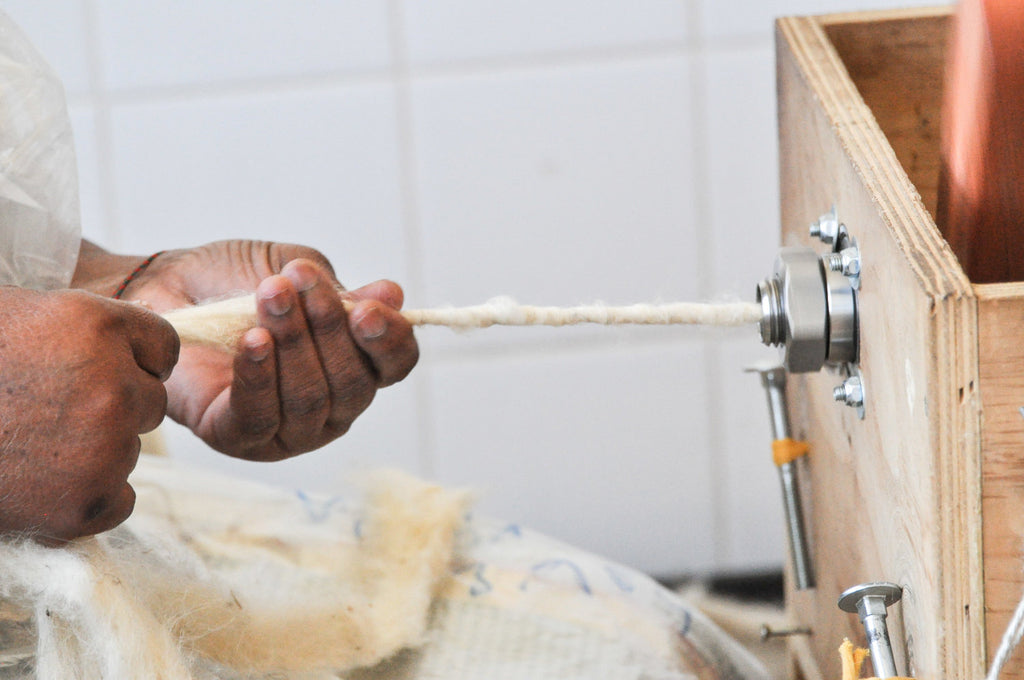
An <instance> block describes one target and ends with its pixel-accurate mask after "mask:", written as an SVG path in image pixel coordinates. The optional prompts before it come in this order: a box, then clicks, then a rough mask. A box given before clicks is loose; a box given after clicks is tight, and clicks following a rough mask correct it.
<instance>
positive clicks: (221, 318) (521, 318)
mask: <svg viewBox="0 0 1024 680" xmlns="http://www.w3.org/2000/svg"><path fill="white" fill-rule="evenodd" d="M346 306H350V303H347V302H346ZM402 315H403V316H404V317H405V318H406V319H407V320H408V321H409V323H411V324H412V325H414V326H448V327H450V328H456V329H462V330H465V329H470V328H487V327H488V326H495V325H501V326H572V325H577V324H584V323H593V324H604V325H621V324H644V325H669V324H701V325H714V326H742V325H747V324H754V323H757V322H758V321H759V320H760V318H761V308H760V307H759V306H758V305H756V304H754V303H747V302H724V303H697V302H674V303H664V304H636V305H628V306H625V307H613V306H608V305H603V304H592V305H582V306H579V307H537V306H533V305H521V304H518V303H517V302H516V301H515V300H513V299H512V298H508V297H501V298H494V299H493V300H490V301H489V302H487V303H485V304H482V305H474V306H471V307H441V308H437V309H418V310H406V311H404V312H402ZM165 318H166V319H167V320H168V321H169V322H170V323H171V325H172V326H174V328H175V330H176V331H177V332H178V335H179V336H180V337H181V341H182V342H183V343H193V344H207V345H213V346H216V347H220V348H222V349H226V350H228V351H232V352H233V351H234V350H235V348H236V347H237V346H238V340H239V339H240V338H241V337H242V335H243V334H244V333H245V331H246V330H248V329H250V328H252V327H253V326H255V325H256V298H255V297H254V296H252V295H243V296H240V297H234V298H228V299H226V300H220V301H217V302H210V303H208V304H203V305H198V306H195V307H184V308H182V309H176V310H173V311H171V312H168V313H167V314H166V315H165Z"/></svg>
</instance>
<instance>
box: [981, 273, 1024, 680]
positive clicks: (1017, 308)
mask: <svg viewBox="0 0 1024 680" xmlns="http://www.w3.org/2000/svg"><path fill="white" fill-rule="evenodd" d="M976 290H977V292H978V299H979V303H978V336H979V337H978V341H979V355H980V365H979V377H980V380H981V389H980V394H981V402H982V413H983V414H984V423H985V428H984V432H983V435H982V451H983V459H982V460H983V470H984V474H983V477H982V517H984V520H985V522H984V542H985V603H986V611H987V622H988V649H989V653H992V652H993V651H994V650H995V648H996V647H997V646H998V645H999V638H1000V636H1001V635H1002V633H1003V631H1004V630H1006V626H1007V624H1008V623H1009V622H1010V617H1011V616H1012V614H1013V609H1014V607H1015V606H1016V605H1017V602H1018V601H1019V600H1020V598H1021V595H1022V594H1024V570H1022V568H1021V564H1022V559H1024V413H1022V412H1021V408H1022V407H1024V342H1021V334H1022V332H1024V285H1021V284H1007V285H989V286H977V288H976ZM1022 673H1024V653H1022V652H1021V651H1020V650H1018V651H1017V653H1016V654H1015V655H1014V656H1013V657H1012V659H1011V661H1010V663H1009V664H1008V665H1007V667H1006V669H1005V670H1004V671H1003V674H1002V675H1001V676H1000V677H1002V678H1007V679H1009V678H1019V677H1021V674H1022Z"/></svg>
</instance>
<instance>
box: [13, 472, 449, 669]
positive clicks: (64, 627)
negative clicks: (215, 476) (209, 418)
mask: <svg viewBox="0 0 1024 680" xmlns="http://www.w3.org/2000/svg"><path fill="white" fill-rule="evenodd" d="M144 458H146V457H145V456H144ZM161 464H162V463H161V462H160V461H149V462H148V463H147V465H146V466H143V465H140V468H144V467H149V468H150V473H152V472H153V470H152V468H153V466H157V467H159V466H160V465H161ZM156 473H157V474H155V475H154V476H153V477H152V478H151V479H153V480H157V479H158V480H159V482H158V483H157V482H153V483H152V484H150V483H148V481H149V480H147V478H146V474H147V473H146V471H145V470H142V471H137V474H136V476H135V477H133V483H134V485H135V487H136V489H137V491H138V494H139V501H138V503H137V507H136V513H135V514H134V515H133V517H132V518H131V519H130V520H129V521H128V522H127V523H126V524H125V525H122V526H121V527H119V528H117V529H115V530H113V531H111V532H107V533H106V534H103V535H100V536H96V537H91V538H87V539H82V540H78V541H75V542H72V543H71V544H69V545H67V546H66V547H62V548H58V549H54V548H45V547H41V546H39V545H36V544H35V543H33V542H32V541H29V540H7V541H4V542H3V543H0V625H3V624H4V622H6V623H7V624H8V629H9V630H12V626H14V625H15V624H16V623H18V619H19V616H18V614H19V612H20V613H21V618H22V621H21V622H20V625H21V629H22V630H25V631H30V632H31V636H32V640H31V642H32V643H33V647H34V649H33V650H31V651H32V652H33V656H34V660H31V656H30V657H29V659H30V660H29V661H27V662H26V663H24V664H23V669H24V672H25V674H26V677H37V678H39V679H40V680H49V679H54V680H57V679H60V680H69V679H75V678H82V679H83V680H84V679H86V678H88V679H90V680H93V679H97V678H102V679H108V680H119V679H121V678H125V679H128V678H161V679H163V680H177V679H179V678H180V679H189V680H197V679H206V678H220V679H224V678H243V677H244V678H282V677H286V678H336V677H337V674H338V673H340V672H344V671H346V670H349V669H353V668H358V667H366V666H371V665H374V664H376V663H378V662H380V661H381V660H383V659H385V658H388V657H389V656H391V655H392V654H394V653H395V652H397V651H399V650H401V649H403V648H406V647H410V646H415V645H418V644H420V643H421V642H422V641H423V640H424V635H425V632H426V626H427V621H428V616H429V614H430V609H431V602H432V600H433V598H434V596H435V595H436V593H437V592H438V591H439V590H440V589H441V588H442V587H443V586H444V585H445V583H446V582H447V579H448V577H449V573H450V565H451V561H452V558H453V551H454V544H455V540H456V534H457V531H458V528H459V526H460V524H461V522H462V520H463V517H464V514H465V509H466V504H467V496H466V494H464V493H460V492H452V491H447V490H444V489H442V488H440V487H438V486H434V485H431V484H427V483H424V482H421V481H419V480H416V479H414V478H411V477H409V476H407V475H403V474H401V473H393V472H390V473H374V474H372V475H369V476H367V478H366V480H365V484H364V485H362V486H363V488H364V489H365V493H364V497H363V498H364V500H363V501H362V503H361V504H359V505H358V507H355V508H352V507H349V506H346V510H345V512H334V510H336V509H338V508H339V507H340V506H341V505H342V504H343V501H342V499H339V498H335V499H311V498H308V497H305V496H304V495H301V494H300V495H299V498H298V499H296V497H295V496H294V495H285V494H282V495H281V497H272V496H269V495H268V496H266V497H260V496H261V494H264V493H266V492H264V491H262V487H259V486H258V485H250V486H249V487H247V486H246V483H245V482H233V484H236V485H237V486H238V487H239V488H240V490H239V493H240V495H241V497H243V498H244V497H245V496H246V493H249V492H251V493H250V497H249V500H250V502H249V503H239V502H238V495H236V496H234V497H233V498H231V499H226V498H225V496H224V493H223V492H224V489H223V488H222V487H219V483H215V482H209V481H206V482H204V483H211V484H215V485H217V486H218V487H219V488H216V489H215V488H212V487H211V488H210V489H209V491H211V492H213V493H211V494H209V495H206V494H204V490H203V489H202V488H201V484H200V486H196V485H194V484H192V483H191V482H190V481H189V480H188V479H187V478H185V477H180V478H179V480H178V481H180V482H181V483H180V484H177V485H176V483H175V478H174V474H175V473H174V471H173V470H171V469H170V468H168V469H167V470H163V471H160V470H157V471H156ZM204 479H206V480H209V478H204ZM176 486H177V487H178V488H176ZM247 489H248V491H247ZM293 520H294V521H293ZM0 637H2V636H0ZM5 677H11V676H10V675H5Z"/></svg>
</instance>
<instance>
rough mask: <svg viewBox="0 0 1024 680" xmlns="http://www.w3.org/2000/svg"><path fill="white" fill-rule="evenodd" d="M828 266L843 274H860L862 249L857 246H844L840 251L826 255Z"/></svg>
mask: <svg viewBox="0 0 1024 680" xmlns="http://www.w3.org/2000/svg"><path fill="white" fill-rule="evenodd" d="M825 262H826V263H827V264H828V268H829V269H831V270H832V271H834V272H840V273H841V274H842V275H843V276H851V277H853V276H860V249H859V248H857V246H850V247H849V248H843V249H842V250H840V251H839V252H838V253H829V254H828V255H826V256H825Z"/></svg>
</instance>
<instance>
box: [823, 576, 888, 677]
mask: <svg viewBox="0 0 1024 680" xmlns="http://www.w3.org/2000/svg"><path fill="white" fill-rule="evenodd" d="M901 597H903V589H902V588H901V587H899V586H898V585H896V584H895V583H886V582H878V583H863V584H861V585H859V586H854V587H853V588H850V589H849V590H847V591H845V592H844V593H843V594H842V595H841V596H840V597H839V608H840V609H842V610H843V611H844V612H850V613H851V614H852V613H856V614H857V615H858V616H860V622H861V623H862V624H864V633H865V634H866V635H867V639H868V649H870V650H871V666H872V667H873V668H874V669H875V676H876V677H878V678H894V677H897V676H898V675H899V673H897V672H896V661H895V659H894V658H893V654H892V643H891V642H890V641H889V630H888V628H887V627H886V625H885V618H886V616H887V615H888V612H887V611H886V610H887V609H888V607H890V606H891V605H893V604H895V603H896V602H899V600H900V598H901Z"/></svg>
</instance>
